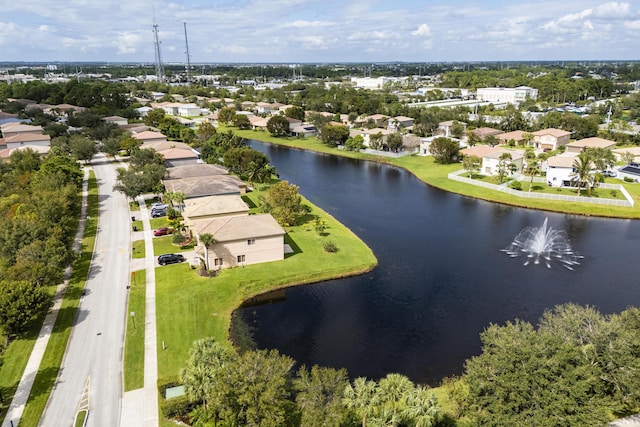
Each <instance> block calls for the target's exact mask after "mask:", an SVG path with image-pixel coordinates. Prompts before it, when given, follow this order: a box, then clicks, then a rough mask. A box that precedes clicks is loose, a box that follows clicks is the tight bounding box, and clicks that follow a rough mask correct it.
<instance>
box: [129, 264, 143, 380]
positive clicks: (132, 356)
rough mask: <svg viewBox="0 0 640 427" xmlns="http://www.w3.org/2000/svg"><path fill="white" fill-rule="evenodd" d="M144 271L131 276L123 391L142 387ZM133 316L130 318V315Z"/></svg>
mask: <svg viewBox="0 0 640 427" xmlns="http://www.w3.org/2000/svg"><path fill="white" fill-rule="evenodd" d="M145 291H146V271H145V270H139V271H136V272H134V273H132V274H131V288H130V289H129V306H128V307H127V329H126V338H125V345H124V391H125V392H126V391H131V390H136V389H138V388H142V387H144V324H145V321H144V316H145V295H146V292H145ZM132 312H133V313H135V316H133V317H132V316H131V313H132Z"/></svg>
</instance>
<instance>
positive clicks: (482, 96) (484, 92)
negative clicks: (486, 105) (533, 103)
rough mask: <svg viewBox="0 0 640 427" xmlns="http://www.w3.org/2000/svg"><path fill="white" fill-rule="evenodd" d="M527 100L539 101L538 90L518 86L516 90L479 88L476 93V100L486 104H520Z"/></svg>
mask: <svg viewBox="0 0 640 427" xmlns="http://www.w3.org/2000/svg"><path fill="white" fill-rule="evenodd" d="M527 98H531V99H533V100H536V99H538V89H534V88H531V87H529V86H518V87H516V88H505V87H485V88H478V90H477V92H476V99H478V100H480V101H485V102H506V103H509V104H518V103H520V102H523V101H524V100H526V99H527Z"/></svg>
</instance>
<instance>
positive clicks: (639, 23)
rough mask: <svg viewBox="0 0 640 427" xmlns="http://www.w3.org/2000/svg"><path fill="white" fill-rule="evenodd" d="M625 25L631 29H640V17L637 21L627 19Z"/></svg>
mask: <svg viewBox="0 0 640 427" xmlns="http://www.w3.org/2000/svg"><path fill="white" fill-rule="evenodd" d="M624 26H625V27H626V28H628V29H630V30H640V19H638V20H635V21H627V22H625V23H624Z"/></svg>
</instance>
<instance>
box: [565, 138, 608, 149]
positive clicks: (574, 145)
mask: <svg viewBox="0 0 640 427" xmlns="http://www.w3.org/2000/svg"><path fill="white" fill-rule="evenodd" d="M615 146H616V142H615V141H610V140H608V139H604V138H598V137H593V138H584V139H580V140H578V141H573V142H570V143H568V144H567V152H568V153H579V152H581V151H584V150H586V149H587V148H604V149H613V148H615Z"/></svg>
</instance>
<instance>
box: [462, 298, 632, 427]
mask: <svg viewBox="0 0 640 427" xmlns="http://www.w3.org/2000/svg"><path fill="white" fill-rule="evenodd" d="M639 325H640V310H638V309H636V308H631V309H628V310H625V311H624V312H622V313H621V314H619V315H612V316H603V315H602V314H600V313H599V312H597V311H596V310H595V309H593V308H591V307H581V306H577V305H574V304H568V305H564V306H558V307H556V308H555V309H554V310H552V311H547V312H546V313H545V314H544V316H543V317H542V319H541V320H540V322H539V327H538V329H537V330H536V329H534V327H533V326H532V325H531V324H529V323H527V322H523V321H520V320H517V321H515V322H508V323H507V324H506V325H505V326H497V325H491V326H490V327H489V328H488V329H487V330H485V331H484V332H483V333H482V335H481V338H482V343H483V347H482V349H483V350H482V354H481V355H480V356H476V357H474V358H472V359H471V360H469V361H467V364H466V373H465V375H464V376H463V378H462V380H463V381H464V382H465V383H466V384H467V385H468V387H469V397H468V401H467V403H466V405H467V409H468V410H467V414H468V415H469V416H472V417H473V418H475V419H476V420H477V423H478V424H480V425H494V426H503V425H550V426H551V425H558V426H560V425H563V426H564V425H572V426H573V425H580V426H601V425H604V424H606V422H607V421H609V420H610V419H611V417H612V416H616V415H617V416H623V415H628V414H630V413H633V412H637V410H638V407H640V391H639V390H640V369H639V368H640V332H639V331H640V329H638V326H639ZM612 414H613V415H612Z"/></svg>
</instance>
